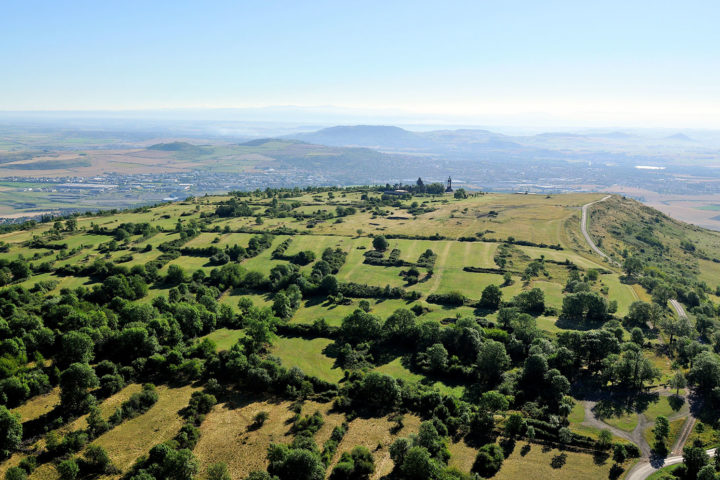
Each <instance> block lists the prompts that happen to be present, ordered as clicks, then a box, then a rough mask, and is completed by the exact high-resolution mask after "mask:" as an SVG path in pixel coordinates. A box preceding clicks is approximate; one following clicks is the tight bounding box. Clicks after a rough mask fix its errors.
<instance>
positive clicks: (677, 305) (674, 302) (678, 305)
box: [670, 298, 687, 317]
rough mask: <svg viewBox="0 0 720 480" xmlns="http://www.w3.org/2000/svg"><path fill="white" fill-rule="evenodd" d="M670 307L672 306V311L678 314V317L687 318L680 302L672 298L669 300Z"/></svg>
mask: <svg viewBox="0 0 720 480" xmlns="http://www.w3.org/2000/svg"><path fill="white" fill-rule="evenodd" d="M670 305H672V307H673V309H674V310H675V312H676V313H677V314H678V317H687V313H685V309H684V308H683V306H682V304H681V303H680V302H678V301H677V300H675V299H674V298H673V299H671V300H670Z"/></svg>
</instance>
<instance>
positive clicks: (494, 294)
mask: <svg viewBox="0 0 720 480" xmlns="http://www.w3.org/2000/svg"><path fill="white" fill-rule="evenodd" d="M501 301H502V291H501V290H500V287H498V286H497V285H492V284H490V285H488V286H487V287H485V288H484V289H483V291H482V296H481V297H480V306H481V307H483V308H487V309H490V310H497V309H498V307H499V306H500V302H501Z"/></svg>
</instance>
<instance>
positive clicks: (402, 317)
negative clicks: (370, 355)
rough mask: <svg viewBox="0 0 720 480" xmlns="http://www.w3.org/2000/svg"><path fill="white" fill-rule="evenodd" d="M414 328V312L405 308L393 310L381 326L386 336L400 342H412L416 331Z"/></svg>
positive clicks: (415, 327) (415, 326)
mask: <svg viewBox="0 0 720 480" xmlns="http://www.w3.org/2000/svg"><path fill="white" fill-rule="evenodd" d="M416 329H417V325H416V322H415V314H414V313H413V312H412V311H410V310H408V309H406V308H398V309H397V310H395V311H394V312H393V314H392V315H390V316H389V317H388V319H387V320H385V323H384V324H383V326H382V332H383V335H384V336H385V337H386V338H388V339H390V340H392V341H396V342H401V343H410V342H412V340H413V338H414V337H415V335H416V333H417V332H416Z"/></svg>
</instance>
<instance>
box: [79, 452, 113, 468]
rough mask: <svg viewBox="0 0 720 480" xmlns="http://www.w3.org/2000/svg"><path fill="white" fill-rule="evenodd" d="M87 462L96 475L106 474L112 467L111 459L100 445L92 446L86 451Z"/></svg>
mask: <svg viewBox="0 0 720 480" xmlns="http://www.w3.org/2000/svg"><path fill="white" fill-rule="evenodd" d="M83 456H84V457H85V462H86V463H87V465H88V467H89V468H90V469H91V470H92V471H93V472H95V473H105V472H106V471H107V470H108V467H110V465H111V463H110V457H109V456H108V454H107V452H106V451H105V449H104V448H103V447H101V446H100V445H90V446H89V447H87V449H86V450H85V454H84V455H83Z"/></svg>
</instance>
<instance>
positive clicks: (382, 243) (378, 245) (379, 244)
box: [373, 235, 388, 252]
mask: <svg viewBox="0 0 720 480" xmlns="http://www.w3.org/2000/svg"><path fill="white" fill-rule="evenodd" d="M373 248H374V249H375V250H378V251H380V252H384V251H385V250H387V248H388V241H387V239H386V238H385V237H384V236H382V235H378V236H377V237H375V238H373Z"/></svg>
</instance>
